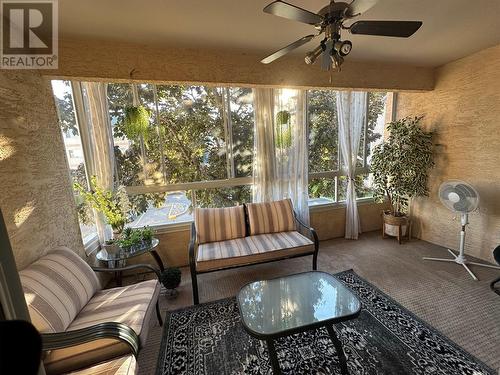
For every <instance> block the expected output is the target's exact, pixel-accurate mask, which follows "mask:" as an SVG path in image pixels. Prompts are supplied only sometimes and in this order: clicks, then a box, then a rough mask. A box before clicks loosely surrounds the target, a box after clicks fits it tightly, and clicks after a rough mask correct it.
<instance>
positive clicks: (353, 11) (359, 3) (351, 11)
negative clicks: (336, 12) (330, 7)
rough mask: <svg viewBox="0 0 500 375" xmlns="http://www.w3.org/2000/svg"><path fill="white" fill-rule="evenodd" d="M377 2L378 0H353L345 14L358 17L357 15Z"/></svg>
mask: <svg viewBox="0 0 500 375" xmlns="http://www.w3.org/2000/svg"><path fill="white" fill-rule="evenodd" d="M377 3H378V0H352V2H351V3H350V4H349V6H348V7H347V9H346V12H345V15H346V16H347V17H356V16H357V15H360V14H362V13H364V12H366V11H367V10H368V9H370V8H372V7H373V6H374V5H375V4H377Z"/></svg>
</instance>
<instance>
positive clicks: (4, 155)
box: [0, 71, 84, 269]
mask: <svg viewBox="0 0 500 375" xmlns="http://www.w3.org/2000/svg"><path fill="white" fill-rule="evenodd" d="M0 186H1V192H0V207H1V208H2V212H3V215H4V218H5V222H6V225H7V230H8V233H9V237H10V241H11V243H12V250H13V252H14V255H15V258H16V263H17V267H18V268H19V269H22V268H24V267H26V266H27V265H29V264H30V263H31V262H33V261H34V260H36V259H38V258H39V257H40V256H41V255H43V254H44V253H46V252H47V251H48V250H50V249H51V248H52V247H53V246H58V245H63V246H68V247H70V248H72V249H74V250H75V251H76V252H78V253H80V254H82V255H83V254H84V251H83V245H82V241H81V237H80V230H79V227H78V219H77V216H76V210H75V203H74V200H73V196H72V191H71V184H70V179H69V171H68V167H67V162H66V155H65V153H64V146H63V140H62V135H61V131H60V129H59V125H58V120H57V113H56V108H55V105H54V100H53V98H52V91H51V88H50V82H49V81H48V80H47V79H46V78H43V77H42V76H41V75H40V74H39V73H36V72H35V73H34V72H28V71H25V72H13V71H0Z"/></svg>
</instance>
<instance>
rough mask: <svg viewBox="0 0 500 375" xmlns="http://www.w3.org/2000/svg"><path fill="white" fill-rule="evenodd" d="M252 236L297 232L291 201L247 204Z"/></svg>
mask: <svg viewBox="0 0 500 375" xmlns="http://www.w3.org/2000/svg"><path fill="white" fill-rule="evenodd" d="M247 212H248V222H249V224H250V235H254V234H263V233H277V232H288V231H294V230H296V227H295V219H294V216H293V206H292V201H291V200H290V199H283V200H280V201H274V202H264V203H249V204H247Z"/></svg>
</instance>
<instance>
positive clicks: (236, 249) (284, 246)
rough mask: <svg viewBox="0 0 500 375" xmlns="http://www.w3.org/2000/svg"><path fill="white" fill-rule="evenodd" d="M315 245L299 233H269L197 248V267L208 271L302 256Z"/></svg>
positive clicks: (207, 244)
mask: <svg viewBox="0 0 500 375" xmlns="http://www.w3.org/2000/svg"><path fill="white" fill-rule="evenodd" d="M313 250H314V242H312V241H311V240H310V239H308V238H307V237H304V236H303V235H302V234H300V233H299V232H295V231H293V232H281V233H268V234H259V235H255V236H249V237H244V238H237V239H234V240H228V241H220V242H212V243H206V244H202V245H199V246H198V255H197V264H196V268H197V269H198V270H199V271H208V270H214V269H219V268H225V267H229V266H236V265H242V264H252V263H257V262H262V261H265V260H271V259H277V258H282V257H287V256H291V255H297V254H303V253H308V252H312V251H313Z"/></svg>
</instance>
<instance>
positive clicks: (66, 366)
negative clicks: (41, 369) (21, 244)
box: [19, 247, 162, 375]
mask: <svg viewBox="0 0 500 375" xmlns="http://www.w3.org/2000/svg"><path fill="white" fill-rule="evenodd" d="M143 267H145V268H149V270H150V271H151V270H152V271H154V272H155V273H156V274H157V276H159V273H158V271H157V270H156V269H154V268H153V267H152V266H150V265H132V266H128V267H124V268H122V269H121V270H131V269H135V268H143ZM116 270H117V269H112V270H111V271H116ZM118 270H119V269H118ZM96 271H97V272H105V271H109V270H108V269H107V268H91V267H90V266H89V265H88V264H87V263H86V262H85V261H84V260H83V259H82V258H80V257H79V256H78V255H77V254H76V253H75V252H73V251H72V250H70V249H68V248H65V247H61V248H57V249H55V250H53V251H51V252H49V253H48V254H46V255H45V256H43V257H42V258H40V259H39V260H37V261H36V262H34V263H33V264H31V265H30V266H28V267H27V268H25V269H23V270H21V271H20V272H19V276H20V279H21V284H22V286H23V289H24V296H25V299H26V303H27V306H28V311H29V314H30V318H31V322H32V324H33V325H34V326H35V327H36V328H37V330H38V331H39V332H40V333H41V334H42V342H43V349H44V353H45V355H44V360H43V362H44V366H45V371H46V373H47V374H62V373H73V372H75V373H76V374H79V375H84V374H85V375H88V374H123V375H125V374H127V375H129V374H135V373H137V366H136V361H135V356H136V355H137V354H138V352H139V350H140V348H141V346H143V345H144V344H145V342H146V340H147V337H148V330H149V322H150V318H151V316H152V314H153V311H154V310H155V307H156V313H157V317H158V320H159V322H160V325H161V324H162V321H161V317H160V315H159V309H158V296H159V293H160V284H159V282H158V280H147V281H142V282H140V283H137V284H133V285H128V286H124V287H118V288H111V289H102V287H101V284H100V281H99V279H98V277H97V275H96V273H95V272H96Z"/></svg>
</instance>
